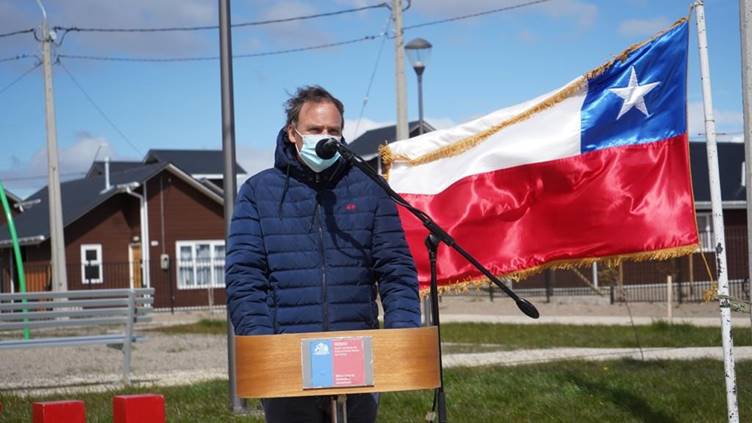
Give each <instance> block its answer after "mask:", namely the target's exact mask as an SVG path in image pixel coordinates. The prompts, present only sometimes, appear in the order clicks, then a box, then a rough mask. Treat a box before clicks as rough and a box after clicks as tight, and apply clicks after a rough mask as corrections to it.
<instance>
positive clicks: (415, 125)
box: [347, 120, 436, 160]
mask: <svg viewBox="0 0 752 423" xmlns="http://www.w3.org/2000/svg"><path fill="white" fill-rule="evenodd" d="M419 128H420V121H417V120H415V121H412V122H410V124H409V126H408V129H409V133H410V135H409V136H410V138H412V137H414V136H416V135H418V132H420V131H419ZM435 130H436V128H434V127H433V126H431V125H430V124H429V123H428V122H425V121H423V132H431V131H435ZM396 140H397V125H389V126H382V127H381V128H375V129H371V130H369V131H366V132H364V133H362V134H361V135H360V136H359V137H358V138H355V139H354V140H353V141H352V142H350V143H349V144H348V145H347V146H348V147H350V150H352V152H353V153H355V154H357V155H359V156H361V157H363V158H364V159H366V160H370V159H372V158H373V157H374V156H375V155H376V154H377V153H378V152H379V146H381V145H384V144H391V143H393V142H394V141H396Z"/></svg>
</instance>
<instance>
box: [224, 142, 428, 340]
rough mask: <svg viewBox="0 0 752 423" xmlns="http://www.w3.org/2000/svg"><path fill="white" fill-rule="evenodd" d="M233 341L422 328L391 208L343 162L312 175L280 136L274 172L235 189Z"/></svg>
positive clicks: (230, 248) (230, 273)
mask: <svg viewBox="0 0 752 423" xmlns="http://www.w3.org/2000/svg"><path fill="white" fill-rule="evenodd" d="M225 283H226V286H227V305H228V308H229V311H230V317H231V319H232V323H233V325H234V326H235V333H236V334H238V335H265V334H275V333H286V332H287V333H294V332H317V331H338V330H358V329H374V328H377V327H378V309H377V306H376V303H375V300H376V295H377V292H378V293H379V294H380V295H381V300H382V304H383V306H384V326H385V327H386V328H404V327H415V326H418V325H419V323H420V309H419V307H420V306H419V300H418V282H417V277H416V272H415V265H414V263H413V260H412V256H411V255H410V251H409V250H408V247H407V243H406V242H405V236H404V233H403V231H402V226H401V223H400V220H399V217H398V215H397V210H396V208H395V206H394V204H393V203H392V202H391V200H389V198H388V197H387V196H386V194H385V193H384V192H383V191H382V190H381V189H380V188H379V187H378V186H377V185H376V184H375V183H374V182H373V181H371V180H370V179H368V177H367V176H366V175H365V174H363V173H362V172H361V171H360V170H359V169H357V168H354V167H351V166H350V165H349V164H348V163H345V161H344V160H339V161H338V162H337V163H335V164H334V165H332V166H331V167H330V168H328V169H326V170H325V171H323V172H321V173H319V174H316V173H314V172H313V171H311V170H310V169H308V167H307V166H305V165H304V164H302V163H301V162H300V161H299V160H298V158H297V152H296V151H295V146H294V144H292V143H290V142H289V140H288V137H287V134H286V132H285V131H284V130H282V131H280V133H279V135H278V137H277V149H276V153H275V163H274V168H272V169H267V170H265V171H263V172H261V173H258V174H256V175H254V176H253V177H251V178H250V179H249V180H248V181H246V182H245V183H244V184H243V186H242V187H241V189H240V192H239V194H238V198H237V202H236V204H235V213H234V215H233V217H232V222H231V226H230V234H229V236H228V239H227V256H226V264H225Z"/></svg>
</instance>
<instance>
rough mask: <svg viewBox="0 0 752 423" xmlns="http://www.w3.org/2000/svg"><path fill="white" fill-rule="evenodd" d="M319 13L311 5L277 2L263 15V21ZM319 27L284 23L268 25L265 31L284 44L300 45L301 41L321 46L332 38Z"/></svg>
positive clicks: (295, 2) (306, 23)
mask: <svg viewBox="0 0 752 423" xmlns="http://www.w3.org/2000/svg"><path fill="white" fill-rule="evenodd" d="M315 13H318V10H317V9H316V8H315V7H313V6H312V5H311V4H310V3H303V2H300V1H296V0H285V1H275V2H273V3H272V4H271V6H270V7H269V8H268V9H266V10H265V11H264V12H262V13H261V15H260V17H261V19H264V20H266V19H282V18H288V17H291V16H305V15H312V14H315ZM317 27H319V26H314V25H311V24H310V22H308V21H291V22H282V23H278V24H274V25H266V26H264V27H263V29H264V31H265V32H266V33H267V34H269V35H270V36H271V37H272V39H273V40H274V41H276V42H280V43H282V44H294V45H300V41H301V40H305V42H306V43H308V44H320V43H324V42H328V41H329V39H330V37H329V35H328V34H327V33H326V32H323V31H321V30H318V29H315V28H317Z"/></svg>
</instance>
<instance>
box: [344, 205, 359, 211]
mask: <svg viewBox="0 0 752 423" xmlns="http://www.w3.org/2000/svg"><path fill="white" fill-rule="evenodd" d="M356 208H357V207H356V206H355V203H347V204H345V210H347V211H350V212H351V211H355V209H356Z"/></svg>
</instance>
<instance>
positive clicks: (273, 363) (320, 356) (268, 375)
mask: <svg viewBox="0 0 752 423" xmlns="http://www.w3.org/2000/svg"><path fill="white" fill-rule="evenodd" d="M235 368H236V371H237V375H236V382H237V395H238V396H239V397H241V398H278V397H299V396H313V395H342V394H358V393H366V392H389V391H409V390H419V389H434V388H437V387H439V383H440V381H439V351H438V332H437V329H436V327H435V326H429V327H421V328H410V329H376V330H359V331H343V332H313V333H295V334H281V335H259V336H237V337H236V338H235Z"/></svg>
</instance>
